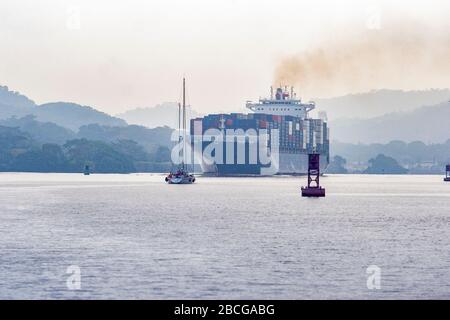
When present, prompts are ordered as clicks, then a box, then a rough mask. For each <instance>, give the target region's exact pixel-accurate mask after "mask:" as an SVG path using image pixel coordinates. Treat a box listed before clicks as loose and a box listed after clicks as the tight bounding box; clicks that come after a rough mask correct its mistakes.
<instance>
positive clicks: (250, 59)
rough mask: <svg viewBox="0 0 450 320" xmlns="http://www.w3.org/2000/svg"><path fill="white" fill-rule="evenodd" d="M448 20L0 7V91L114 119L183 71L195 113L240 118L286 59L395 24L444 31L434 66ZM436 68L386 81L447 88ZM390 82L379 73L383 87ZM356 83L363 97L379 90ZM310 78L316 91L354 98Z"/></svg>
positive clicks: (229, 1)
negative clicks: (85, 107) (94, 110)
mask: <svg viewBox="0 0 450 320" xmlns="http://www.w3.org/2000/svg"><path fill="white" fill-rule="evenodd" d="M390 2H395V3H396V4H395V5H392V4H389V3H390ZM449 14H450V4H449V1H445V0H443V1H432V0H428V1H356V0H355V1H331V0H330V1H317V0H315V1H294V0H293V1H287V0H283V1H279V0H277V1H266V0H263V1H261V0H258V1H257V0H254V1H250V0H234V1H233V0H189V1H186V0H151V1H148V0H147V1H138V0H128V1H112V0H109V1H107V0H105V1H100V0H86V1H81V0H79V1H76V0H71V1H66V0H39V1H33V0H29V1H25V0H2V1H1V2H0V41H1V50H0V85H7V86H9V87H10V89H13V90H17V91H20V92H22V93H24V94H26V95H27V96H29V97H31V98H32V99H34V100H35V101H36V102H37V103H45V102H49V101H72V102H77V103H81V104H84V105H91V106H94V107H96V108H98V109H99V110H102V111H106V112H109V113H112V114H116V113H119V112H122V111H125V110H127V109H131V108H135V107H144V106H154V105H155V104H158V103H161V102H164V101H177V100H179V99H180V93H181V88H180V86H181V78H182V77H183V75H185V76H186V78H187V83H188V98H189V101H188V102H189V103H190V104H191V105H192V106H193V108H194V109H196V110H198V111H200V112H202V113H207V112H215V111H219V110H221V111H242V109H243V106H244V104H245V101H246V100H251V99H257V98H258V97H259V96H260V95H266V94H267V93H268V87H269V86H270V85H271V84H272V83H273V82H275V81H276V80H275V78H276V76H275V73H276V70H277V66H278V65H279V64H280V62H281V61H283V59H285V58H286V57H291V58H292V57H296V56H297V55H301V54H302V52H305V51H308V50H310V51H311V50H316V49H319V50H320V48H322V47H323V46H328V44H330V43H333V44H334V45H335V46H339V43H340V42H341V41H342V43H349V42H350V43H351V42H352V41H353V40H355V39H361V38H362V37H367V35H368V34H373V33H380V34H386V35H387V34H391V33H392V30H391V28H394V27H393V26H398V25H400V26H403V29H404V30H413V31H409V32H416V31H414V30H415V28H418V29H419V30H426V31H427V32H428V31H430V33H432V34H433V35H434V36H436V35H438V36H439V35H443V37H437V38H436V39H435V41H436V43H439V45H438V47H439V48H438V49H436V50H435V49H434V46H435V45H436V44H435V43H434V42H431V43H430V44H429V48H426V49H427V50H426V54H427V55H426V59H425V58H423V60H426V61H428V60H433V59H434V57H433V56H429V52H435V51H438V52H437V54H440V55H441V57H442V56H443V55H446V54H447V51H446V49H447V48H449V47H450V42H447V41H448V38H446V36H448V33H449V22H448V20H449V16H450V15H449ZM405 32H408V31H405ZM399 41H400V43H401V42H402V40H399ZM442 43H443V47H441V46H440V44H442ZM446 46H447V47H446ZM386 50H388V51H387V52H389V48H386ZM414 50H416V49H414ZM442 50H443V51H442ZM312 52H314V51H312ZM344 53H345V51H344ZM340 57H342V54H341V55H340ZM449 60H450V59H449ZM393 64H394V63H393ZM343 68H345V66H343ZM438 69H439V67H436V71H435V72H436V75H435V76H434V74H431V75H430V74H427V75H426V76H427V77H426V79H427V82H424V81H422V82H421V81H420V78H421V76H422V74H421V72H422V73H425V72H426V64H425V65H424V66H423V68H419V69H418V71H417V72H416V73H417V74H415V77H417V78H412V79H410V81H388V79H386V84H387V86H392V87H398V88H402V89H418V88H424V89H425V88H429V87H441V88H442V87H449V86H450V81H449V78H448V74H449V73H446V76H443V75H442V74H441V75H439V74H437V73H439V72H438ZM441 69H442V70H445V68H444V69H443V68H441ZM302 70H303V69H302ZM342 72H345V70H342ZM428 73H429V72H428ZM383 76H385V77H388V76H387V73H382V74H378V75H377V77H376V80H377V83H381V84H380V87H383V83H382V82H383V80H384V79H383ZM372 78H373V77H372ZM333 79H335V80H336V81H339V79H338V78H333ZM347 80H348V79H347ZM293 81H294V82H295V80H293ZM358 81H359V82H361V81H362V83H359V86H356V88H357V89H356V91H358V90H364V89H367V88H370V87H371V86H373V82H367V83H364V78H362V79H359V78H358ZM302 83H303V82H302ZM311 83H313V84H314V90H312V91H311V92H310V95H312V94H313V93H314V96H320V95H321V94H320V93H322V92H323V93H324V94H323V96H327V95H330V94H344V93H347V92H354V91H355V89H354V88H353V89H352V88H351V86H350V85H347V86H339V90H338V91H333V90H329V87H330V84H329V83H328V84H327V86H325V85H323V87H322V85H321V83H322V82H321V81H316V82H311ZM427 84H429V85H427ZM374 89H376V88H374ZM298 91H299V93H300V95H302V90H301V88H300V90H298ZM306 98H311V97H309V96H308V95H307V97H306Z"/></svg>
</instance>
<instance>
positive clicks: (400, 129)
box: [329, 102, 450, 143]
mask: <svg viewBox="0 0 450 320" xmlns="http://www.w3.org/2000/svg"><path fill="white" fill-rule="evenodd" d="M449 119H450V102H444V103H440V104H437V105H434V106H428V107H421V108H418V109H416V110H413V111H409V112H397V113H391V114H386V115H383V116H380V117H375V118H372V119H342V120H335V121H330V123H329V126H330V128H331V130H330V132H331V133H330V134H331V140H338V141H340V142H350V143H359V142H361V143H375V142H376V143H386V142H389V141H391V140H403V141H406V142H411V141H415V140H420V141H424V142H425V143H442V142H444V141H447V139H449V138H450V125H449Z"/></svg>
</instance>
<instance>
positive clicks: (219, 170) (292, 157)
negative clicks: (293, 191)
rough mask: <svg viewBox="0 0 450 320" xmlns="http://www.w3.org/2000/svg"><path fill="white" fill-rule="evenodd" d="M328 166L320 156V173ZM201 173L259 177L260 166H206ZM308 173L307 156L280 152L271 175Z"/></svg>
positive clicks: (323, 155)
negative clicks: (277, 163) (277, 164)
mask: <svg viewBox="0 0 450 320" xmlns="http://www.w3.org/2000/svg"><path fill="white" fill-rule="evenodd" d="M327 166H328V155H327V154H322V155H320V172H322V173H323V172H324V171H325V169H326V168H327ZM201 168H202V172H203V173H204V174H207V175H215V176H255V175H256V176H260V175H265V174H264V173H263V172H261V169H262V168H267V166H262V165H259V164H206V163H204V162H203V163H202V165H201ZM307 173H308V154H291V153H283V152H280V157H279V166H278V168H277V170H275V172H273V174H277V175H306V174H307Z"/></svg>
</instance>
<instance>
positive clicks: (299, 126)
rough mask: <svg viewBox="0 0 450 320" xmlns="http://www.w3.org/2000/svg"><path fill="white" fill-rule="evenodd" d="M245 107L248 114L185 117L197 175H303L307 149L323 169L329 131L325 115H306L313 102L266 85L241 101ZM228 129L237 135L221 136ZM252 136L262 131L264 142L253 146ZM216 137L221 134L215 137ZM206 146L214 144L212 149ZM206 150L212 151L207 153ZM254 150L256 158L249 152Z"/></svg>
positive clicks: (326, 156) (306, 160) (327, 152)
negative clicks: (259, 94)
mask: <svg viewBox="0 0 450 320" xmlns="http://www.w3.org/2000/svg"><path fill="white" fill-rule="evenodd" d="M246 107H247V108H248V109H249V110H250V111H251V113H248V114H243V113H231V114H210V115H207V116H205V117H203V118H195V119H191V122H190V135H191V139H192V140H191V141H192V146H193V147H192V149H193V150H194V154H195V157H196V158H197V161H196V163H198V164H200V165H201V169H202V172H203V173H205V174H213V175H217V176H239V175H266V174H281V175H303V174H306V173H307V170H308V154H311V153H316V154H319V157H320V171H321V172H324V170H325V169H326V167H327V166H328V164H329V145H330V144H329V134H330V132H329V129H328V127H327V122H326V119H325V118H324V119H312V118H309V117H308V113H309V112H310V111H311V110H313V109H314V108H315V103H314V102H307V103H304V102H302V100H301V99H300V98H297V96H296V93H295V92H294V89H293V88H290V90H288V88H287V87H284V88H277V89H276V91H275V92H274V90H273V89H272V88H271V90H270V98H264V99H259V101H258V102H252V101H247V103H246ZM211 132H214V133H215V134H214V138H211ZM228 132H234V133H236V132H239V133H240V134H243V137H241V139H240V138H239V137H236V136H235V137H232V138H233V139H232V140H230V139H229V138H227V137H226V135H227V133H228ZM275 133H276V135H275ZM254 134H256V136H257V138H258V139H259V138H261V135H264V137H265V139H266V140H267V141H266V142H265V144H264V143H263V144H261V143H259V142H258V144H257V146H256V147H255V148H253V147H252V146H253V145H252V143H253V140H252V139H253V138H254ZM218 135H219V136H220V135H222V138H221V139H218ZM234 138H236V139H234ZM193 141H197V146H195V145H194V142H193ZM198 141H200V142H198ZM198 144H200V147H199V146H198ZM211 144H215V146H214V148H211ZM218 147H220V148H218ZM212 149H215V150H214V151H212V152H211V150H212ZM261 149H267V150H261ZM218 150H220V151H218ZM239 150H241V151H242V152H241V154H239ZM255 150H256V156H255V154H253V155H252V151H255ZM205 151H206V153H208V152H211V154H212V155H213V156H214V157H213V159H205V156H204V153H205ZM200 153H201V155H200ZM242 153H243V154H242ZM266 154H267V155H269V157H271V160H270V161H269V162H268V161H267V160H266V159H263V158H265V155H266ZM261 155H264V157H262V156H261ZM198 159H200V160H198ZM274 163H275V165H274ZM269 168H271V169H272V170H268V169H269Z"/></svg>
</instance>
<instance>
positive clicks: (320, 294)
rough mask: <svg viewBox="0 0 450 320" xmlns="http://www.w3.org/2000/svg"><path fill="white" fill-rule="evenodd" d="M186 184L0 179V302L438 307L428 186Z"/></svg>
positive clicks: (435, 179)
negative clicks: (315, 189) (420, 302)
mask: <svg viewBox="0 0 450 320" xmlns="http://www.w3.org/2000/svg"><path fill="white" fill-rule="evenodd" d="M197 181H198V183H196V184H194V185H189V186H177V185H170V186H169V185H166V184H165V183H164V182H163V176H162V175H148V174H135V175H91V176H87V177H85V176H83V175H79V174H9V173H8V174H0V277H1V278H0V298H3V299H5V298H6V299H14V298H26V299H29V298H31V299H36V298H44V299H47V298H56V299H59V298H125V299H134V298H156V299H159V298H180V299H184V298H194V299H195V298H203V299H215V298H225V299H231V298H266V299H269V298H272V299H281V298H288V299H291V298H292V299H300V298H319V299H325V298H338V299H343V298H362V299H379V298H441V299H442V298H450V229H449V228H450V183H447V184H445V183H444V182H443V181H442V177H440V176H364V175H361V176H352V175H342V176H340V175H332V176H328V177H324V178H323V179H322V185H323V186H325V187H326V189H327V197H326V198H323V199H305V198H302V197H300V194H299V188H300V186H301V185H302V184H304V182H305V178H304V177H303V178H302V177H300V178H299V177H296V178H294V177H274V178H201V177H200V178H198V180H197ZM71 265H77V266H79V267H80V270H81V290H78V291H72V290H68V288H67V286H66V279H67V277H68V276H69V275H68V274H66V270H67V267H69V266H71ZM369 265H377V266H379V267H380V268H381V289H380V290H369V289H368V288H367V284H366V281H367V274H366V268H367V267H368V266H369Z"/></svg>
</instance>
